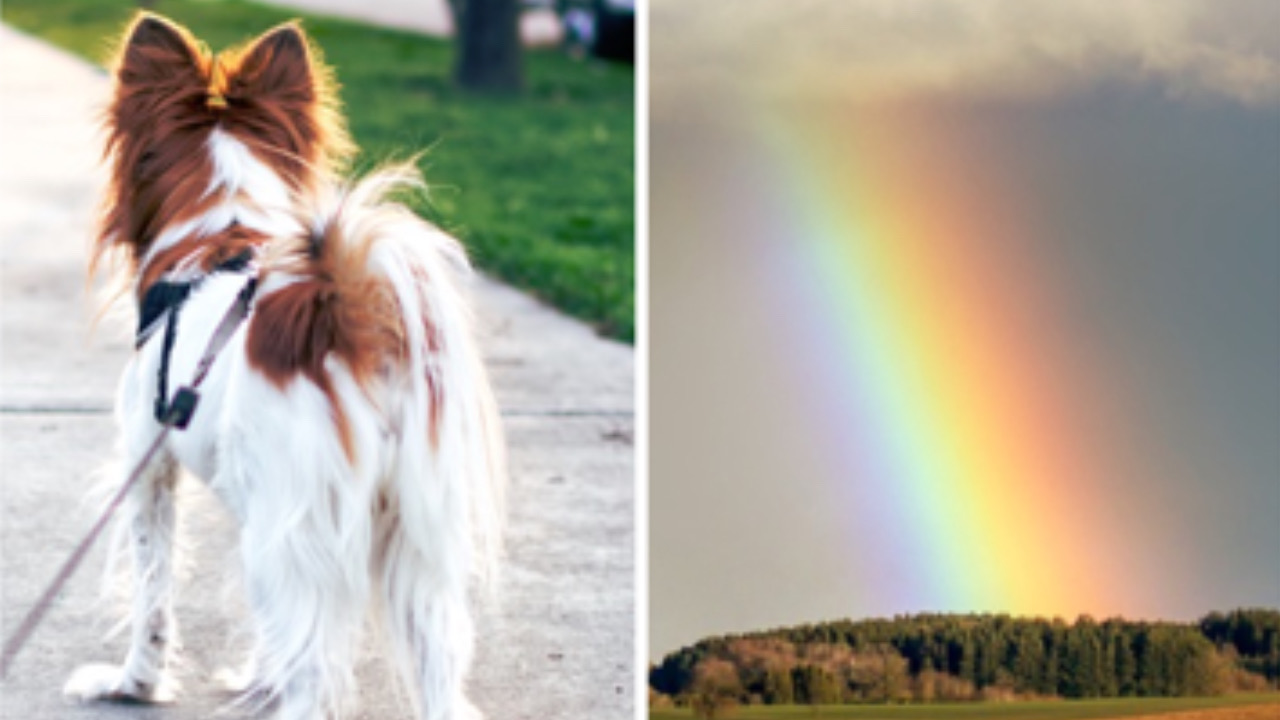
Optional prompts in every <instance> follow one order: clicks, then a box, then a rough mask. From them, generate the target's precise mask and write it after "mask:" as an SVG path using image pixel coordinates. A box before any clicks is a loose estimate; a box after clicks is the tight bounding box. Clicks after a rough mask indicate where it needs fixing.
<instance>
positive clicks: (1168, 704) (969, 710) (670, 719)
mask: <svg viewBox="0 0 1280 720" xmlns="http://www.w3.org/2000/svg"><path fill="white" fill-rule="evenodd" d="M1262 705H1268V706H1273V707H1274V708H1275V710H1276V713H1275V715H1273V716H1272V717H1277V718H1280V695H1275V694H1267V695H1230V696H1225V697H1205V698H1109V699H1105V700H1061V701H1054V702H1024V703H958V704H954V705H825V706H819V707H816V708H815V707H810V706H808V705H789V706H779V707H764V706H755V707H743V708H738V709H737V710H736V711H734V712H733V713H732V714H731V715H729V717H730V718H732V719H733V720H809V719H810V718H821V719H822V720H987V719H990V720H1001V719H1004V720H1088V719H1090V718H1093V719H1095V720H1101V719H1103V718H1134V717H1144V716H1158V715H1166V714H1169V713H1178V712H1185V711H1190V710H1201V709H1205V708H1229V707H1251V706H1262ZM1269 709H1270V707H1268V708H1266V709H1265V710H1263V714H1261V715H1251V716H1250V717H1267V716H1268V713H1266V710H1269ZM692 717H693V714H692V712H691V711H689V710H688V709H676V710H663V711H657V712H651V713H650V714H649V718H650V720H677V719H679V720H688V718H692Z"/></svg>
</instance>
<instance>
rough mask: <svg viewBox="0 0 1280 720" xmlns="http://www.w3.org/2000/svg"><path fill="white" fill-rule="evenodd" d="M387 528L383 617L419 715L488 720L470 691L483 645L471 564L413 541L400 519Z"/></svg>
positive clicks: (388, 521) (389, 519)
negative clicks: (470, 598)
mask: <svg viewBox="0 0 1280 720" xmlns="http://www.w3.org/2000/svg"><path fill="white" fill-rule="evenodd" d="M380 524H382V525H383V527H381V528H380V531H381V532H382V533H383V534H384V537H383V538H381V541H380V542H379V545H378V552H379V554H380V556H381V557H380V558H379V562H378V565H379V566H380V567H379V572H380V573H381V584H382V588H381V589H382V598H381V601H382V617H383V620H384V622H385V623H386V630H387V635H388V636H389V637H388V639H389V640H390V642H391V643H392V645H393V648H394V649H395V654H396V658H397V660H398V665H399V669H400V673H401V676H402V678H403V680H404V683H405V685H406V687H407V689H408V690H409V692H410V695H411V699H412V701H413V703H414V706H415V708H416V709H417V711H418V715H419V717H421V718H423V719H424V720H480V719H481V714H480V712H479V711H478V710H476V709H475V707H473V706H472V704H471V703H470V701H468V700H467V698H466V695H465V692H464V682H465V680H466V675H467V671H468V669H469V668H470V666H471V656H472V652H473V646H474V642H475V641H474V634H475V632H474V627H473V623H472V619H471V611H470V607H469V606H468V602H467V578H468V575H467V572H466V569H465V567H464V566H462V564H461V563H459V562H458V558H457V557H448V556H446V555H445V554H444V553H442V552H441V550H442V549H441V548H432V549H426V551H424V548H420V547H419V546H418V545H417V544H415V543H414V542H412V541H411V540H410V533H406V532H405V530H404V528H403V527H402V526H401V521H400V518H398V517H394V516H386V515H384V518H383V520H382V521H381V523H380ZM441 539H442V540H443V538H441ZM444 544H448V543H447V542H446V543H444Z"/></svg>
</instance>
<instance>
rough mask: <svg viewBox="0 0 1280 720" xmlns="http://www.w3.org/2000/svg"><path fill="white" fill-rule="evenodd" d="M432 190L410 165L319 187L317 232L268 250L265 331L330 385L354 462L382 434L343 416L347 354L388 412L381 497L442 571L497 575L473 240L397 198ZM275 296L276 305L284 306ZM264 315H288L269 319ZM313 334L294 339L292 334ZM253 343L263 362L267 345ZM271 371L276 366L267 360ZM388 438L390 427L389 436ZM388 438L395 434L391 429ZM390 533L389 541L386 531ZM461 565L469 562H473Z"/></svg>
mask: <svg viewBox="0 0 1280 720" xmlns="http://www.w3.org/2000/svg"><path fill="white" fill-rule="evenodd" d="M420 188H421V179H420V176H419V175H418V173H417V171H416V169H414V168H413V166H412V165H411V164H405V165H399V166H392V167H389V168H384V169H382V170H379V171H377V172H374V173H371V174H370V175H368V176H366V177H365V178H363V179H362V180H360V181H358V182H356V183H354V184H351V185H347V186H343V187H339V188H336V189H333V190H332V191H330V193H329V194H328V195H324V196H319V197H317V198H312V200H313V202H311V203H309V204H310V205H311V206H312V209H311V210H309V211H308V212H307V215H306V225H308V226H309V227H310V229H311V231H310V233H309V234H308V236H307V237H305V238H299V239H298V240H297V241H296V242H292V243H283V244H281V245H279V246H275V247H272V248H270V249H268V251H267V254H266V257H265V265H266V267H267V273H266V275H265V278H264V282H263V290H262V292H263V295H262V298H261V300H260V301H259V303H258V307H257V309H256V311H255V315H257V316H258V317H257V318H255V330H257V331H259V333H260V335H262V336H264V340H263V343H265V344H267V345H271V346H278V347H283V348H288V350H287V351H286V352H284V353H283V354H284V355H286V356H287V355H290V354H292V356H291V357H283V358H278V359H277V360H278V362H277V364H278V365H282V366H288V365H292V366H293V368H294V370H293V371H294V372H299V371H300V372H303V373H305V374H306V375H307V376H308V377H310V378H311V380H312V381H313V382H315V383H316V384H317V385H318V386H319V387H320V388H321V389H322V390H324V391H325V393H326V394H327V395H329V397H330V400H331V401H332V404H333V406H334V412H335V423H336V424H337V427H338V437H339V439H340V441H341V442H342V444H343V449H344V451H345V452H346V453H347V455H348V458H349V459H350V460H351V462H352V465H353V466H356V467H359V466H361V465H362V463H365V462H366V460H368V458H360V457H353V456H356V455H360V454H361V450H362V448H367V447H368V440H369V437H370V433H368V432H366V431H364V430H362V429H361V428H359V427H356V426H355V423H354V422H353V421H354V418H353V417H344V416H343V412H344V409H343V407H342V402H341V401H340V396H342V394H343V393H342V392H340V388H337V387H335V382H334V376H333V373H332V372H330V370H331V368H329V367H328V366H327V365H326V363H330V362H332V360H328V359H326V358H328V357H335V358H336V359H338V360H340V361H341V362H342V363H343V364H345V366H346V370H347V371H348V372H349V373H350V375H351V377H353V378H354V379H355V381H356V385H357V386H358V387H359V388H360V390H361V391H362V392H363V395H364V399H365V400H367V401H368V402H370V403H371V405H372V406H373V407H375V408H376V409H377V411H378V415H380V416H381V423H382V427H381V428H380V432H378V433H373V437H374V440H373V444H374V447H377V444H378V443H388V442H389V443H391V444H392V445H393V446H394V451H393V452H391V453H377V452H369V453H367V454H371V455H382V456H383V457H382V458H381V459H379V460H378V462H379V463H382V466H380V467H378V468H377V469H376V470H375V473H376V474H377V475H378V476H379V477H380V478H381V487H380V493H381V495H380V497H379V499H378V502H379V503H381V504H382V505H383V506H384V507H383V510H384V511H385V510H387V509H388V508H390V509H391V510H392V511H393V514H394V516H395V517H396V518H397V524H398V529H397V532H399V533H401V534H403V535H404V537H403V538H402V540H395V541H394V542H399V541H403V542H404V543H407V544H408V545H409V546H411V547H413V548H417V549H419V550H425V551H427V552H429V553H430V557H429V559H428V564H431V565H434V564H435V563H436V562H440V563H445V564H447V565H448V567H436V568H435V572H445V573H448V574H450V575H453V576H456V575H458V574H462V575H473V576H475V577H477V578H478V579H481V580H488V579H490V578H492V576H493V574H494V571H495V568H496V564H497V560H498V558H499V556H500V554H501V546H502V542H501V538H502V528H503V517H504V508H503V495H504V487H505V482H506V467H505V452H504V442H503V437H502V427H501V424H500V422H499V416H498V412H497V405H496V403H495V401H494V398H493V394H492V391H491V389H490V385H489V381H488V377H487V373H486V372H485V367H484V363H483V361H482V358H481V355H480V352H479V349H478V347H477V345H476V339H475V329H474V327H473V324H474V323H473V319H472V317H471V313H470V310H469V303H468V302H467V297H466V296H467V288H466V287H465V286H466V285H467V284H468V283H469V281H470V279H471V268H470V266H469V264H468V262H467V258H466V255H465V252H464V250H463V248H462V247H461V245H459V243H458V242H457V241H456V240H454V239H453V238H451V237H449V236H448V235H446V234H445V233H444V232H442V231H440V230H439V229H437V228H435V227H434V226H432V225H431V224H429V223H427V222H425V221H423V220H422V219H421V218H419V217H417V216H416V215H414V214H413V213H412V212H410V211H409V210H408V209H406V208H405V207H404V206H403V205H401V204H399V203H398V202H395V201H394V200H392V199H391V196H392V195H393V194H395V193H402V192H405V191H410V190H415V189H420ZM273 305H274V307H273ZM264 315H269V316H274V317H277V318H278V322H275V323H271V322H262V321H264V320H266V318H264V317H263V316H264ZM290 333H293V334H297V333H303V334H305V335H306V337H296V338H292V339H289V338H287V337H283V336H287V335H288V334H290ZM249 344H250V347H249V348H248V350H249V354H250V358H251V360H253V359H254V354H255V349H256V348H255V343H254V342H253V337H250V343H249ZM255 365H257V366H258V367H259V369H263V370H264V371H265V373H266V374H267V375H268V376H269V377H270V376H271V375H272V371H271V363H270V362H266V363H264V362H262V361H261V360H260V359H259V360H258V361H255ZM379 436H385V437H382V438H379ZM386 438H390V439H386ZM382 541H384V542H386V541H389V540H388V539H387V538H383V539H382ZM454 563H462V564H463V565H462V566H458V565H455V564H454Z"/></svg>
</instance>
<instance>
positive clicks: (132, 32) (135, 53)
mask: <svg viewBox="0 0 1280 720" xmlns="http://www.w3.org/2000/svg"><path fill="white" fill-rule="evenodd" d="M125 37H126V40H125V41H124V45H123V47H122V49H121V52H120V58H119V60H118V61H117V63H116V78H117V79H118V81H119V83H120V85H122V86H124V87H138V86H150V87H158V86H167V85H170V84H171V83H174V82H180V83H187V82H203V80H202V73H201V66H202V62H201V60H202V53H201V51H200V48H199V45H198V44H197V43H196V40H195V38H194V37H192V35H191V33H190V32H188V31H187V30H186V28H183V27H182V26H180V25H177V24H175V23H173V22H171V21H169V20H166V19H165V18H162V17H160V16H158V15H152V14H150V13H141V14H139V15H138V17H137V19H135V20H134V21H133V24H132V25H130V26H129V29H128V30H127V31H125Z"/></svg>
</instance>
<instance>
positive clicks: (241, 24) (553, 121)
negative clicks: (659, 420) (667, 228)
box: [3, 0, 635, 342]
mask: <svg viewBox="0 0 1280 720" xmlns="http://www.w3.org/2000/svg"><path fill="white" fill-rule="evenodd" d="M286 6H287V7H286ZM139 8H145V9H150V10H154V11H156V12H159V13H162V14H164V15H167V16H169V17H172V18H173V19H174V20H176V21H178V22H179V23H182V24H185V25H187V26H188V27H190V28H191V29H192V31H193V32H195V34H196V35H197V36H198V37H200V38H201V39H203V40H205V41H206V42H208V43H209V45H210V47H211V48H212V49H214V50H219V49H222V48H224V47H227V46H229V45H231V44H234V43H238V42H241V41H243V40H245V39H247V38H249V37H251V36H252V35H253V34H255V33H257V32H260V31H261V30H262V29H263V28H266V27H270V26H271V25H273V24H276V23H279V22H283V21H285V20H288V19H291V18H295V17H297V18H301V19H302V20H303V25H304V27H305V29H306V31H307V32H308V33H309V34H310V35H311V36H312V37H313V38H314V39H315V41H316V42H317V43H318V44H319V46H320V47H321V48H322V49H323V51H324V54H325V57H326V61H327V62H328V63H329V64H331V65H334V66H336V67H337V68H338V73H337V75H338V81H339V83H340V84H341V87H342V89H341V97H342V101H343V103H344V106H345V111H346V114H347V117H348V120H349V122H350V125H351V130H352V132H353V134H354V136H355V140H356V142H357V144H358V145H359V146H360V148H361V150H362V154H361V155H360V159H359V160H358V165H359V166H361V167H368V166H370V165H372V164H377V163H379V162H383V161H385V160H387V159H388V158H403V157H406V156H407V155H409V154H411V153H414V152H418V151H420V150H428V152H427V153H426V154H425V155H424V157H423V159H422V162H421V166H422V169H423V171H424V174H425V177H426V180H427V183H428V185H429V186H430V188H431V192H430V199H429V201H427V202H423V203H421V204H420V205H419V206H418V207H417V208H416V209H417V210H419V211H420V212H422V213H423V214H424V215H426V216H427V217H428V218H429V219H431V220H432V221H434V222H436V223H437V224H439V225H440V226H442V227H443V228H445V229H446V230H448V231H450V232H452V233H454V234H456V235H457V236H459V237H460V238H461V239H462V240H463V241H464V242H465V243H466V245H467V247H468V249H469V250H470V252H471V254H472V257H473V260H474V261H475V262H476V263H477V264H478V265H479V266H480V267H481V268H482V269H484V270H486V271H488V272H490V273H492V274H493V275H495V276H497V277H498V278H500V279H503V280H505V281H507V282H509V283H511V284H513V285H516V286H517V287H520V288H522V289H524V290H526V291H529V292H531V293H533V294H534V295H536V296H538V297H539V298H542V299H544V300H546V301H547V302H549V303H551V304H553V305H555V306H557V307H558V308H560V309H562V310H564V311H566V312H568V313H570V314H572V315H574V316H576V317H578V318H581V319H583V320H585V321H587V322H588V323H590V324H592V325H593V326H594V327H595V328H597V329H598V331H599V332H600V333H602V334H603V335H605V336H607V337H612V338H616V339H620V340H624V341H628V342H629V341H630V340H631V339H632V338H633V336H634V314H635V311H634V302H633V294H634V293H633V291H634V284H635V280H634V277H635V276H634V268H633V258H634V243H635V234H634V230H633V225H634V209H633V205H634V202H633V198H634V188H633V185H634V137H635V127H634V124H635V123H634V110H633V109H634V93H635V83H634V67H633V64H632V63H633V62H634V40H633V37H634V17H635V16H634V2H632V1H631V0H560V1H559V2H556V3H553V2H550V1H545V2H537V1H534V2H528V1H525V0H452V1H451V2H446V0H412V1H411V0H391V1H389V2H359V1H353V0H287V1H286V2H282V3H278V4H266V3H250V2H241V1H236V0H227V1H220V0H142V1H133V0H105V1H103V2H92V1H89V0H14V1H13V2H5V3H4V8H3V13H4V15H3V17H4V20H5V22H7V23H9V24H11V25H13V26H14V27H16V28H18V29H20V30H24V31H26V32H29V33H32V34H34V35H36V36H39V37H41V38H44V39H47V40H49V41H51V42H53V43H55V44H57V45H60V46H61V47H64V48H66V49H69V50H71V51H72V52H75V53H77V54H79V55H81V56H83V57H85V58H86V59H89V60H91V61H94V62H104V61H105V60H107V59H108V58H109V56H110V52H111V47H110V43H111V42H112V41H113V40H114V38H116V37H118V35H119V32H120V29H121V28H122V27H123V26H124V24H125V22H126V21H127V20H128V19H129V18H130V17H131V16H132V14H133V13H134V12H136V11H137V10H138V9H139ZM468 18H469V19H470V24H468V23H467V22H463V20H464V19H468ZM370 23H372V24H370Z"/></svg>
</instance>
